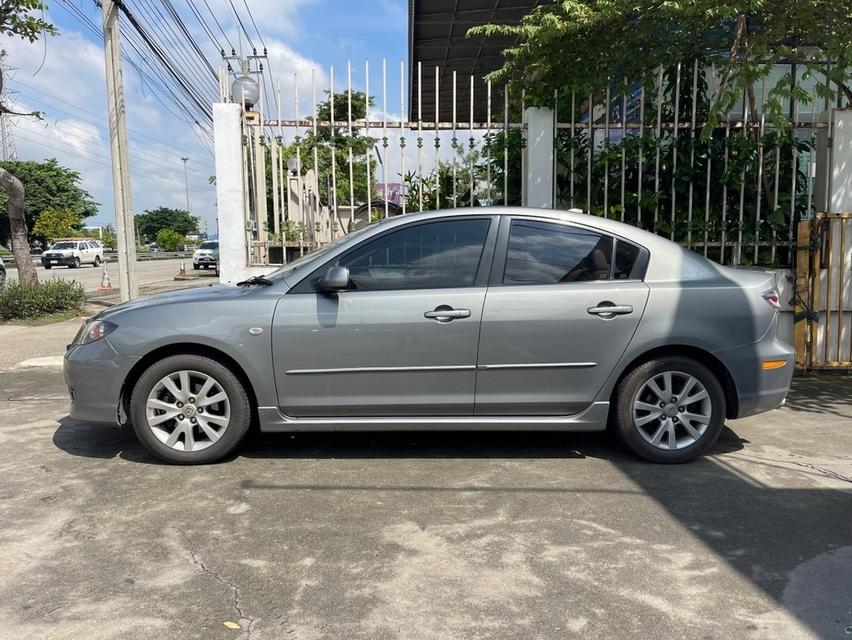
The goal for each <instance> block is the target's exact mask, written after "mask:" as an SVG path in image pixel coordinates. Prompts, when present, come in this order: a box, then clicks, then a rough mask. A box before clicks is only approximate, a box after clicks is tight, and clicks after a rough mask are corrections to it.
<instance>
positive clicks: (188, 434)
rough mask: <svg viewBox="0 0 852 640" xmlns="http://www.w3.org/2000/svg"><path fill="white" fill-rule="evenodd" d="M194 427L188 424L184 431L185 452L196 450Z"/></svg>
mask: <svg viewBox="0 0 852 640" xmlns="http://www.w3.org/2000/svg"><path fill="white" fill-rule="evenodd" d="M192 427H193V425H191V424H187V425H186V428H185V429H184V436H183V450H184V451H193V450H194V449H195V433H194V431H195V429H193V428H192Z"/></svg>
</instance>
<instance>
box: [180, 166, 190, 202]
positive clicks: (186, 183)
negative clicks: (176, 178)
mask: <svg viewBox="0 0 852 640" xmlns="http://www.w3.org/2000/svg"><path fill="white" fill-rule="evenodd" d="M181 160H183V183H184V185H185V186H186V210H187V211H189V212H192V207H190V205H189V176H188V175H187V173H186V163H187V162H189V158H181Z"/></svg>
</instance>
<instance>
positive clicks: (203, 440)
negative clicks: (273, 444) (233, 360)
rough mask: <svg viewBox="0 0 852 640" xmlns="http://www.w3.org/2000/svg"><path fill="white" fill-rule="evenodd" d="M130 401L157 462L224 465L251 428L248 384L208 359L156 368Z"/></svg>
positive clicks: (139, 432) (182, 358)
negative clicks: (221, 460) (220, 461)
mask: <svg viewBox="0 0 852 640" xmlns="http://www.w3.org/2000/svg"><path fill="white" fill-rule="evenodd" d="M130 402H131V404H130V415H131V422H132V423H133V430H134V432H135V433H136V437H137V438H139V441H140V442H141V443H142V444H143V445H144V446H145V448H146V449H148V451H150V452H151V453H152V454H154V455H155V456H156V457H158V458H160V459H161V460H164V461H166V462H171V463H175V464H205V463H210V462H215V461H217V460H220V459H221V458H223V457H225V456H227V455H228V454H229V453H231V452H232V451H233V450H234V449H236V447H237V446H238V445H239V444H240V442H241V441H242V439H243V437H244V436H245V434H246V432H247V431H248V429H249V425H250V424H251V405H250V403H249V399H248V395H247V393H246V390H245V388H244V387H243V384H242V383H241V382H240V380H239V379H238V378H237V377H236V376H235V375H234V373H233V372H232V371H231V370H230V369H228V368H227V367H225V366H224V365H222V364H221V363H219V362H217V361H216V360H213V359H211V358H207V357H204V356H197V355H178V356H170V357H168V358H164V359H163V360H161V361H159V362H156V363H154V364H153V365H151V366H150V367H149V368H148V369H147V370H146V371H145V372H144V373H143V374H142V375H141V376H140V378H139V380H138V381H137V382H136V385H135V387H134V389H133V394H132V396H131V401H130Z"/></svg>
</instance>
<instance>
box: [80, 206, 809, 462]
mask: <svg viewBox="0 0 852 640" xmlns="http://www.w3.org/2000/svg"><path fill="white" fill-rule="evenodd" d="M775 287H776V284H775V279H774V275H773V274H772V273H770V272H766V271H761V270H748V269H732V268H728V267H722V266H719V265H718V264H715V263H713V262H711V261H709V260H706V259H705V258H703V257H701V256H698V255H696V254H694V253H692V252H690V251H687V250H685V249H683V248H681V247H680V246H678V245H676V244H674V243H671V242H669V241H668V240H665V239H663V238H661V237H659V236H656V235H653V234H651V233H647V232H645V231H641V230H639V229H636V228H634V227H631V226H628V225H625V224H621V223H618V222H615V221H612V220H606V219H601V218H596V217H592V216H588V215H583V214H577V213H569V212H560V211H547V210H539V209H522V208H477V209H468V210H451V211H438V212H430V213H422V214H410V215H406V216H400V217H396V218H391V219H388V220H384V221H382V222H380V223H376V224H373V225H370V226H368V227H366V228H364V229H361V230H359V231H356V232H353V233H351V234H349V235H348V236H346V237H344V238H342V239H340V240H338V241H336V242H334V243H331V244H329V245H327V246H325V247H323V248H322V249H320V250H318V251H315V252H313V253H311V254H309V255H307V256H305V257H304V258H302V259H300V260H298V261H296V262H293V263H290V264H288V265H286V266H284V267H282V268H280V269H278V270H277V271H274V272H272V273H270V274H268V275H266V276H254V277H252V278H250V279H248V280H246V281H245V282H242V283H240V285H239V286H237V287H227V286H215V287H207V288H204V289H196V290H190V291H181V292H176V293H167V294H162V295H158V296H153V297H151V298H146V299H141V300H136V301H133V302H130V303H126V304H122V305H118V306H116V307H113V308H111V309H109V310H107V311H104V312H102V313H101V314H99V315H98V316H95V317H94V318H92V319H91V320H90V321H89V322H87V323H86V324H85V325H84V326H83V327H82V328H81V330H80V332H79V334H78V336H77V337H76V339H75V340H74V342H73V344H72V345H70V346H69V349H68V352H67V353H66V356H65V377H66V381H67V384H68V389H69V392H70V394H71V398H72V404H71V415H72V417H73V418H75V419H76V420H79V421H83V422H97V423H103V422H109V423H113V424H126V423H130V424H131V425H132V427H133V429H134V431H135V433H136V435H137V436H138V438H139V440H140V441H141V442H142V444H143V445H144V446H145V447H147V449H148V450H149V451H150V452H151V453H153V454H154V455H155V456H157V457H158V458H160V459H162V460H165V461H168V462H174V463H187V464H188V463H208V462H213V461H215V460H219V459H221V458H222V457H223V456H227V455H228V454H230V453H231V452H233V451H234V450H235V449H236V448H237V446H238V445H239V444H240V441H241V440H242V439H243V437H244V436H245V434H246V432H247V431H248V429H249V426H250V425H251V423H252V422H253V421H256V422H257V424H258V425H259V427H260V429H261V430H263V431H282V432H295V431H342V430H389V429H394V430H403V429H409V430H432V429H445V430H450V429H480V430H494V429H519V430H520V429H525V430H531V431H534V430H562V431H594V430H603V429H605V428H606V427H607V426H608V425H610V426H611V427H612V430H613V431H614V433H615V434H617V436H618V437H619V439H620V440H621V441H622V442H623V443H624V445H626V446H627V447H628V448H629V449H630V450H632V451H633V452H635V453H636V454H638V455H639V456H642V457H643V458H646V459H648V460H652V461H655V462H685V461H688V460H692V459H694V458H695V457H696V456H699V455H701V454H702V453H703V452H705V451H706V450H707V449H708V448H709V447H710V446H711V445H712V444H713V443H714V441H715V440H716V438H717V436H718V435H719V432H720V430H721V429H722V425H723V422H724V420H725V419H726V418H735V417H742V416H748V415H752V414H755V413H759V412H762V411H768V410H770V409H773V408H775V407H777V406H779V405H780V404H782V403H783V402H784V398H785V396H786V394H787V391H788V389H789V385H790V379H791V376H792V372H793V350H792V349H791V348H790V347H789V346H788V345H787V344H785V343H783V342H782V341H780V340H779V339H778V336H777V333H778V294H777V291H776V288H775Z"/></svg>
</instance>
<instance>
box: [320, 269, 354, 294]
mask: <svg viewBox="0 0 852 640" xmlns="http://www.w3.org/2000/svg"><path fill="white" fill-rule="evenodd" d="M317 285H318V286H319V288H320V291H329V292H331V291H343V290H345V289H348V288H349V269H347V268H346V267H331V268H330V269H329V270H328V271H326V272H325V275H324V276H323V277H322V278H320V279H319V281H318V282H317Z"/></svg>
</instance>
